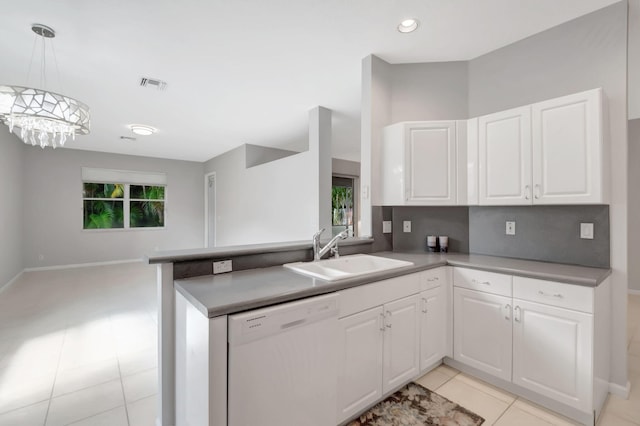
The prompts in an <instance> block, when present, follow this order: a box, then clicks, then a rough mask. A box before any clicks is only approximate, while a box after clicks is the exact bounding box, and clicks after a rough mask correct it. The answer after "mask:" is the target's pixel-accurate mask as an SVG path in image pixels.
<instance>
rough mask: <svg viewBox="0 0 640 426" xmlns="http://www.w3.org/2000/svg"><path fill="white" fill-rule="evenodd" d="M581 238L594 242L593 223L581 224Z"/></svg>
mask: <svg viewBox="0 0 640 426" xmlns="http://www.w3.org/2000/svg"><path fill="white" fill-rule="evenodd" d="M580 238H582V239H583V240H593V223H581V224H580Z"/></svg>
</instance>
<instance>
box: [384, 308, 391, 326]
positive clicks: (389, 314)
mask: <svg viewBox="0 0 640 426" xmlns="http://www.w3.org/2000/svg"><path fill="white" fill-rule="evenodd" d="M387 315H388V316H389V324H386V322H387V321H386V316H385V327H387V328H391V312H389V311H387Z"/></svg>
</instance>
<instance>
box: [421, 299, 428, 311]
mask: <svg viewBox="0 0 640 426" xmlns="http://www.w3.org/2000/svg"><path fill="white" fill-rule="evenodd" d="M427 306H429V304H428V302H427V299H425V298H424V297H423V298H422V313H423V314H426V313H427V312H428V309H427Z"/></svg>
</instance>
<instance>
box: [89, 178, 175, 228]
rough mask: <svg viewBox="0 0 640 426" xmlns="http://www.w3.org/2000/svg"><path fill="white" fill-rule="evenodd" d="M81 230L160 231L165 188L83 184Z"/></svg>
mask: <svg viewBox="0 0 640 426" xmlns="http://www.w3.org/2000/svg"><path fill="white" fill-rule="evenodd" d="M82 198H83V213H84V214H83V216H84V224H83V228H84V229H128V228H163V227H164V225H165V187H164V186H152V185H133V184H123V183H93V182H84V183H83V195H82Z"/></svg>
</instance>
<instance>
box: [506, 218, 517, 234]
mask: <svg viewBox="0 0 640 426" xmlns="http://www.w3.org/2000/svg"><path fill="white" fill-rule="evenodd" d="M505 233H506V234H507V235H516V223H515V222H513V221H507V222H506V229H505Z"/></svg>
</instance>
